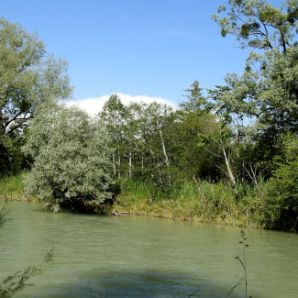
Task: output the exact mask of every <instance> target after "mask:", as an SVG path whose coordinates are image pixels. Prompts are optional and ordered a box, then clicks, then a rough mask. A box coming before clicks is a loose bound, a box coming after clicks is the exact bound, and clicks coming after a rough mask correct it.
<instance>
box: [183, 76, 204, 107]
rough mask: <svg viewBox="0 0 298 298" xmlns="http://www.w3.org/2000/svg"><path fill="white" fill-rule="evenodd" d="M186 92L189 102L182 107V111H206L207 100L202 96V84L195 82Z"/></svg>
mask: <svg viewBox="0 0 298 298" xmlns="http://www.w3.org/2000/svg"><path fill="white" fill-rule="evenodd" d="M185 91H186V98H187V99H188V101H186V102H184V103H182V104H181V105H180V107H181V109H183V110H184V111H189V112H196V111H205V110H206V104H207V100H206V98H205V97H204V96H203V95H202V88H200V83H199V82H198V81H194V82H193V83H192V84H191V85H190V87H189V89H186V90H185Z"/></svg>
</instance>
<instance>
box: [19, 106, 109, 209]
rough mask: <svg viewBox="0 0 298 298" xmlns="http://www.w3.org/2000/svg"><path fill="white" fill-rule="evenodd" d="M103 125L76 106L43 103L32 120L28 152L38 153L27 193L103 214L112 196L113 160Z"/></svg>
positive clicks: (50, 202)
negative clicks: (70, 107)
mask: <svg viewBox="0 0 298 298" xmlns="http://www.w3.org/2000/svg"><path fill="white" fill-rule="evenodd" d="M106 144H107V135H106V132H105V131H104V129H103V128H102V127H101V126H100V125H99V124H98V123H95V122H92V121H91V120H90V119H89V118H88V116H87V114H85V113H84V112H82V111H79V110H77V109H67V108H64V107H57V106H54V107H51V108H50V109H48V107H44V108H43V109H41V110H40V111H39V114H38V116H37V117H36V118H35V119H34V120H33V122H32V124H31V130H30V133H29V137H28V142H27V144H26V146H25V147H24V151H25V152H26V153H27V154H30V155H31V156H32V157H33V158H34V165H33V168H32V171H31V173H30V174H29V175H28V177H27V179H26V189H27V191H28V192H29V194H32V195H35V196H37V197H38V198H40V199H41V200H42V201H43V202H45V203H46V205H47V206H48V207H50V208H52V209H54V210H59V208H60V207H62V208H67V209H70V210H78V211H88V212H96V213H103V212H105V211H106V210H105V208H104V205H105V204H103V203H104V202H105V201H106V200H109V199H112V193H111V191H110V189H111V188H110V187H111V184H112V178H111V163H110V161H109V155H110V152H109V149H108V148H107V146H106Z"/></svg>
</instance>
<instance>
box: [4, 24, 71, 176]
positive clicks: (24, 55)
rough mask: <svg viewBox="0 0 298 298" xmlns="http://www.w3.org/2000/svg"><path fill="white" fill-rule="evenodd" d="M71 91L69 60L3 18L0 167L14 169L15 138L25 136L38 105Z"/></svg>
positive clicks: (33, 35)
mask: <svg viewBox="0 0 298 298" xmlns="http://www.w3.org/2000/svg"><path fill="white" fill-rule="evenodd" d="M70 93H71V87H70V85H69V79H68V76H67V74H66V63H65V62H64V61H62V60H56V59H54V57H53V56H51V55H48V54H47V53H46V49H45V46H44V44H43V42H41V41H40V40H39V39H38V38H37V36H36V35H35V34H29V33H27V32H26V31H25V30H24V29H23V28H22V27H21V26H20V25H16V24H11V23H9V22H8V21H6V20H4V19H0V159H1V164H3V167H1V170H2V169H4V168H5V167H6V169H7V170H9V169H11V166H10V164H12V162H13V159H15V158H16V155H15V154H13V151H12V150H11V149H10V148H11V147H14V148H16V147H17V144H15V142H16V140H17V139H18V138H20V137H22V135H23V129H24V128H25V127H26V126H27V125H28V121H29V120H30V119H31V118H32V117H33V116H34V112H35V110H36V108H37V106H38V105H39V104H40V103H43V102H45V101H48V100H56V99H60V98H65V97H67V96H69V94H70ZM5 165H6V166H5ZM1 170H0V171H1Z"/></svg>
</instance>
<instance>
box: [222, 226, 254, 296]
mask: <svg viewBox="0 0 298 298" xmlns="http://www.w3.org/2000/svg"><path fill="white" fill-rule="evenodd" d="M247 240H248V238H247V235H246V232H245V231H243V230H241V240H240V241H239V244H240V245H241V247H242V251H243V252H242V256H241V257H240V256H236V257H235V259H236V260H237V261H238V262H239V264H240V265H241V267H242V270H243V277H242V278H241V279H240V281H239V282H237V283H236V284H235V285H234V286H233V287H232V288H231V289H230V291H229V292H228V294H227V295H226V297H229V296H230V295H231V294H232V292H233V291H234V290H235V289H236V288H237V287H239V285H240V284H241V283H242V282H244V290H245V296H244V297H245V298H252V296H251V295H249V294H248V277H247V259H246V249H247V248H248V247H249V245H248V243H247Z"/></svg>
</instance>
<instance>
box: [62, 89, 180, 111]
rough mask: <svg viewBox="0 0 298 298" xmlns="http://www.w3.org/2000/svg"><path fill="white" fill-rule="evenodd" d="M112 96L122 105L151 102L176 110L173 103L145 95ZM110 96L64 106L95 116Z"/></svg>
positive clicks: (67, 103) (69, 102)
mask: <svg viewBox="0 0 298 298" xmlns="http://www.w3.org/2000/svg"><path fill="white" fill-rule="evenodd" d="M113 94H117V95H118V96H119V98H120V99H121V101H122V103H123V104H124V105H129V104H130V103H132V102H139V103H140V102H143V103H147V104H150V103H152V102H157V103H160V104H167V105H169V106H171V107H173V108H176V105H175V104H174V103H173V102H171V101H170V100H168V99H165V98H163V97H155V96H147V95H129V94H124V93H120V92H116V93H113ZM110 96H111V94H109V95H102V96H99V97H93V98H84V99H78V100H69V101H67V102H66V103H65V105H66V106H68V107H70V106H76V107H78V108H80V109H81V110H83V111H85V112H87V113H88V114H89V115H90V116H95V115H97V114H98V113H99V112H100V111H102V108H103V106H104V104H105V102H106V101H107V100H108V99H109V97H110Z"/></svg>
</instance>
